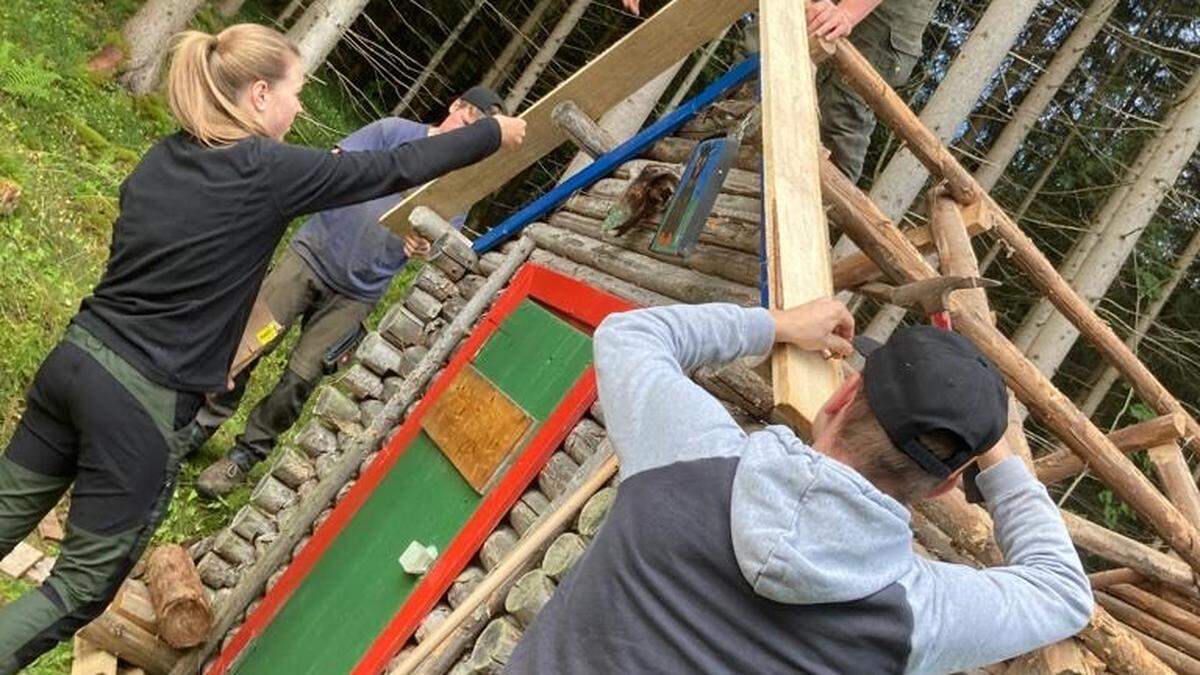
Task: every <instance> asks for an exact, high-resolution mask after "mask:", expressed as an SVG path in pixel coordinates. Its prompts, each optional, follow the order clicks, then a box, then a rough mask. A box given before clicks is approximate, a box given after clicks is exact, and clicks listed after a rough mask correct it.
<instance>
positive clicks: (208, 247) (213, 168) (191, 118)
mask: <svg viewBox="0 0 1200 675" xmlns="http://www.w3.org/2000/svg"><path fill="white" fill-rule="evenodd" d="M303 84H304V71H303V69H302V68H301V66H300V61H299V58H298V52H297V50H296V48H295V47H294V46H293V45H292V44H291V43H290V42H288V41H287V39H286V38H285V37H284V36H283V35H281V34H280V33H278V32H276V31H274V30H272V29H270V28H266V27H263V26H258V25H253V24H242V25H237V26H232V27H230V28H227V29H225V30H223V31H222V32H221V33H219V34H217V35H208V34H206V33H200V32H195V31H190V32H187V33H184V34H182V35H181V36H180V37H179V39H178V41H177V43H176V46H175V51H174V59H173V63H172V65H171V69H170V74H169V76H168V83H167V86H168V97H169V103H170V106H171V110H172V112H173V113H174V115H175V117H176V119H177V120H178V121H179V123H180V126H181V127H182V128H183V130H182V131H180V132H179V133H176V134H173V135H171V136H168V137H166V138H164V139H162V140H161V141H159V142H158V143H157V144H155V145H154V146H153V147H152V148H151V149H150V150H149V151H148V152H147V153H146V155H145V156H144V157H143V158H142V160H141V162H140V163H139V164H138V166H137V168H135V169H134V171H133V173H132V174H130V176H129V177H128V178H127V179H126V180H125V182H124V183H123V184H122V186H121V193H120V215H119V216H118V217H117V220H116V222H115V223H114V225H113V235H112V245H111V248H110V251H109V260H108V264H107V268H106V269H105V272H104V275H103V277H101V279H100V281H99V283H98V284H97V285H96V287H95V289H94V290H93V291H92V294H91V295H90V296H88V297H87V298H85V299H84V300H83V303H82V304H81V306H80V309H79V313H78V314H76V315H75V317H74V318H73V319H72V320H71V323H70V325H69V326H68V327H67V329H66V334H65V336H64V338H63V340H62V341H61V342H60V343H59V344H58V346H56V347H55V348H54V349H53V351H51V352H50V354H49V355H48V356H47V357H46V359H45V361H43V362H42V365H41V367H40V369H39V370H38V373H37V375H36V376H35V377H34V380H33V383H32V384H31V385H30V388H29V392H28V396H27V401H26V408H25V413H24V414H23V415H22V417H21V420H20V423H19V424H18V426H17V429H16V431H15V433H14V434H13V437H12V439H11V441H10V442H9V444H8V449H7V451H6V452H5V454H4V455H3V456H2V457H0V558H2V557H4V556H5V555H7V554H8V553H9V551H11V550H12V549H13V548H14V547H15V546H16V545H17V543H19V542H20V541H21V540H22V539H23V538H25V537H26V536H27V535H28V534H29V533H30V532H31V531H32V530H33V529H34V528H35V527H36V526H37V524H38V522H39V521H40V520H41V519H42V517H43V516H44V515H45V514H46V513H47V512H48V511H49V510H50V509H51V508H53V507H54V505H55V504H56V503H58V501H59V499H60V498H62V496H63V494H64V493H66V492H67V490H68V489H69V490H70V491H71V508H70V512H69V514H68V516H67V531H66V538H65V539H64V540H63V544H62V550H61V552H60V554H59V556H58V560H57V562H56V563H55V566H54V568H53V570H52V572H51V574H50V576H49V578H48V579H47V580H46V582H45V583H43V584H42V585H41V587H40V588H37V589H34V590H32V591H30V592H28V593H26V594H24V595H23V596H21V597H20V598H18V599H17V600H16V601H14V602H12V603H9V604H7V605H5V606H3V607H0V674H8V673H15V672H17V671H18V670H20V669H21V668H23V667H24V666H26V665H28V664H29V663H31V662H32V661H33V660H34V659H36V658H37V657H38V656H39V655H40V654H42V653H43V652H45V651H47V650H48V649H50V648H51V647H53V646H54V645H55V644H56V643H57V642H59V641H60V640H64V639H67V638H69V637H70V636H71V635H73V634H74V633H75V631H77V630H78V629H79V628H80V627H82V626H83V625H85V624H87V623H88V622H90V621H91V620H92V619H93V618H94V617H96V616H97V615H98V614H99V613H100V612H101V611H103V609H104V607H105V606H106V605H107V604H108V602H109V600H110V599H111V598H112V596H113V594H114V593H115V591H116V589H117V587H118V586H119V585H120V583H121V582H122V580H123V579H124V578H125V576H126V575H127V574H128V573H129V570H130V569H131V568H132V567H133V565H134V563H135V562H136V561H137V560H138V558H139V557H140V556H141V554H142V551H143V549H144V548H145V546H146V544H147V542H148V541H149V539H150V536H151V535H152V534H153V532H154V530H155V528H156V527H157V526H158V523H159V521H160V520H161V519H162V516H163V514H164V513H165V511H166V508H167V503H168V501H169V500H170V498H171V495H172V492H173V490H174V486H175V481H176V476H177V474H178V471H179V464H180V460H181V459H182V455H183V452H184V450H185V449H186V448H187V443H186V442H185V441H186V439H185V438H184V434H183V433H182V432H183V430H184V429H185V427H186V426H187V424H188V423H189V422H190V421H191V420H192V418H193V417H194V416H195V414H196V411H197V410H198V409H199V407H200V404H201V402H202V400H203V396H204V395H205V394H206V393H209V392H214V391H219V390H221V389H223V388H225V387H226V385H227V379H228V373H229V367H230V363H231V361H232V359H233V356H234V352H235V349H236V347H237V344H238V340H239V338H240V337H241V334H242V328H243V327H244V326H245V325H246V321H247V318H248V316H249V313H250V308H251V303H252V301H253V299H254V296H255V294H256V293H257V292H258V288H259V285H260V284H261V283H262V280H263V277H264V275H265V273H266V270H267V264H268V263H269V262H270V260H271V255H272V253H273V252H274V250H275V248H276V245H277V244H278V243H279V240H280V239H281V238H282V237H283V235H284V232H285V230H286V228H287V224H288V222H289V221H291V220H292V219H293V218H295V217H297V216H300V215H303V214H307V213H313V212H316V211H321V210H325V209H329V208H333V207H337V206H343V205H346V204H353V203H357V202H361V201H365V200H369V199H374V198H376V197H379V196H382V195H385V194H389V193H392V192H396V191H398V190H403V189H406V188H409V187H412V186H415V185H420V184H422V183H424V182H426V181H428V180H430V179H432V178H435V177H437V176H439V175H442V174H445V173H447V172H450V171H453V170H455V169H457V168H460V167H463V166H466V165H468V164H472V163H474V162H477V161H479V160H481V159H483V158H485V157H487V156H489V155H491V154H492V153H494V152H496V151H497V150H498V149H500V147H501V146H502V145H510V146H511V145H515V144H518V143H520V141H521V139H522V138H523V136H524V122H522V121H520V120H515V119H512V118H505V117H501V116H495V117H490V118H487V119H484V120H481V121H480V122H478V123H477V124H472V125H469V126H467V127H464V128H462V129H458V130H456V131H452V132H448V133H445V134H440V135H438V136H433V137H429V138H425V139H421V140H417V141H413V142H412V143H409V144H406V145H403V146H400V147H397V148H394V149H391V150H387V151H379V152H342V153H338V154H333V153H330V152H328V151H326V150H317V149H310V148H302V147H297V146H292V145H287V144H285V143H283V142H282V138H283V137H284V135H285V134H286V133H287V132H288V130H289V129H290V128H291V126H292V122H293V120H294V119H295V117H296V115H297V114H298V113H299V112H300V111H301V105H300V99H299V94H300V89H301V87H302V86H303Z"/></svg>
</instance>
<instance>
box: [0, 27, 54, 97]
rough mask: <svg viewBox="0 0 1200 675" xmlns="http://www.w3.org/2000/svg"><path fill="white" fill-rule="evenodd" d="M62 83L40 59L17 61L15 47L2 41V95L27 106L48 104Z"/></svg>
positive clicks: (30, 58)
mask: <svg viewBox="0 0 1200 675" xmlns="http://www.w3.org/2000/svg"><path fill="white" fill-rule="evenodd" d="M61 79H62V77H61V76H60V75H59V74H58V73H56V72H54V71H53V70H51V69H50V68H49V67H47V65H46V64H45V62H44V60H43V59H42V58H41V57H40V55H38V56H35V57H29V56H28V55H26V57H25V58H18V56H17V48H16V46H15V45H13V44H12V43H11V42H8V41H0V91H3V92H4V93H6V94H9V95H11V96H15V97H16V98H18V99H21V100H22V101H24V102H26V103H46V102H49V101H50V100H52V99H53V98H54V94H55V91H56V90H55V85H56V84H57V83H58V81H59V80H61Z"/></svg>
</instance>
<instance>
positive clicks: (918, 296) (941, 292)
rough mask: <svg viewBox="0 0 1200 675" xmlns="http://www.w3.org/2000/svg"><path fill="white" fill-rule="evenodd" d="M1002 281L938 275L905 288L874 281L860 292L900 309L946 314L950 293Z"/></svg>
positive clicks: (998, 283)
mask: <svg viewBox="0 0 1200 675" xmlns="http://www.w3.org/2000/svg"><path fill="white" fill-rule="evenodd" d="M999 285H1000V282H999V281H995V280H993V279H984V278H982V277H959V276H939V277H933V278H931V279H922V280H920V281H914V282H912V283H909V284H904V285H902V286H889V285H888V284H881V283H877V282H872V283H869V284H864V285H863V286H862V287H861V288H859V290H860V291H862V292H863V293H864V294H866V295H869V296H871V297H873V298H877V299H879V300H884V301H886V302H890V303H892V304H893V305H899V306H901V307H920V308H921V309H922V310H924V312H925V313H926V314H937V313H939V312H944V311H946V303H947V302H949V296H950V293H951V292H953V291H961V290H963V289H967V288H993V287H995V286H999Z"/></svg>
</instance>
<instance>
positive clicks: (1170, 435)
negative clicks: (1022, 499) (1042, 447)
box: [1033, 413, 1187, 485]
mask: <svg viewBox="0 0 1200 675" xmlns="http://www.w3.org/2000/svg"><path fill="white" fill-rule="evenodd" d="M1186 425H1187V418H1186V417H1185V416H1184V415H1181V414H1178V413H1175V414H1169V415H1162V416H1161V417H1155V418H1154V419H1152V420H1147V421H1145V422H1139V423H1138V424H1132V425H1130V426H1127V427H1124V428H1121V429H1117V430H1116V431H1114V432H1112V433H1111V434H1109V435H1108V440H1110V441H1112V442H1113V445H1115V446H1117V447H1118V448H1120V449H1121V450H1122V451H1123V452H1137V451H1139V450H1149V449H1150V448H1153V447H1157V446H1159V445H1165V444H1167V443H1171V442H1174V441H1175V440H1178V439H1179V438H1181V437H1182V436H1183V434H1184V432H1185V431H1186V429H1187V426H1186ZM1033 464H1034V467H1035V469H1036V471H1037V477H1038V480H1040V481H1042V482H1043V483H1045V484H1046V485H1053V484H1055V483H1057V482H1059V481H1060V480H1063V479H1066V478H1070V477H1071V476H1074V475H1075V474H1077V473H1079V472H1080V471H1083V469H1084V467H1085V466H1087V465H1086V464H1084V462H1083V460H1082V459H1079V457H1078V456H1077V455H1076V454H1075V453H1073V452H1071V451H1070V450H1068V449H1066V448H1063V449H1061V450H1056V451H1054V452H1051V453H1049V454H1046V455H1042V456H1041V457H1039V458H1038V459H1037V461H1035V462H1034V463H1033Z"/></svg>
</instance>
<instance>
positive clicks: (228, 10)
mask: <svg viewBox="0 0 1200 675" xmlns="http://www.w3.org/2000/svg"><path fill="white" fill-rule="evenodd" d="M244 4H246V0H222V2H220V3H218V4H217V14H220V15H221V16H223V17H225V18H229V17H231V16H233V15H234V14H237V13H238V12H240V11H242V5H244Z"/></svg>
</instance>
